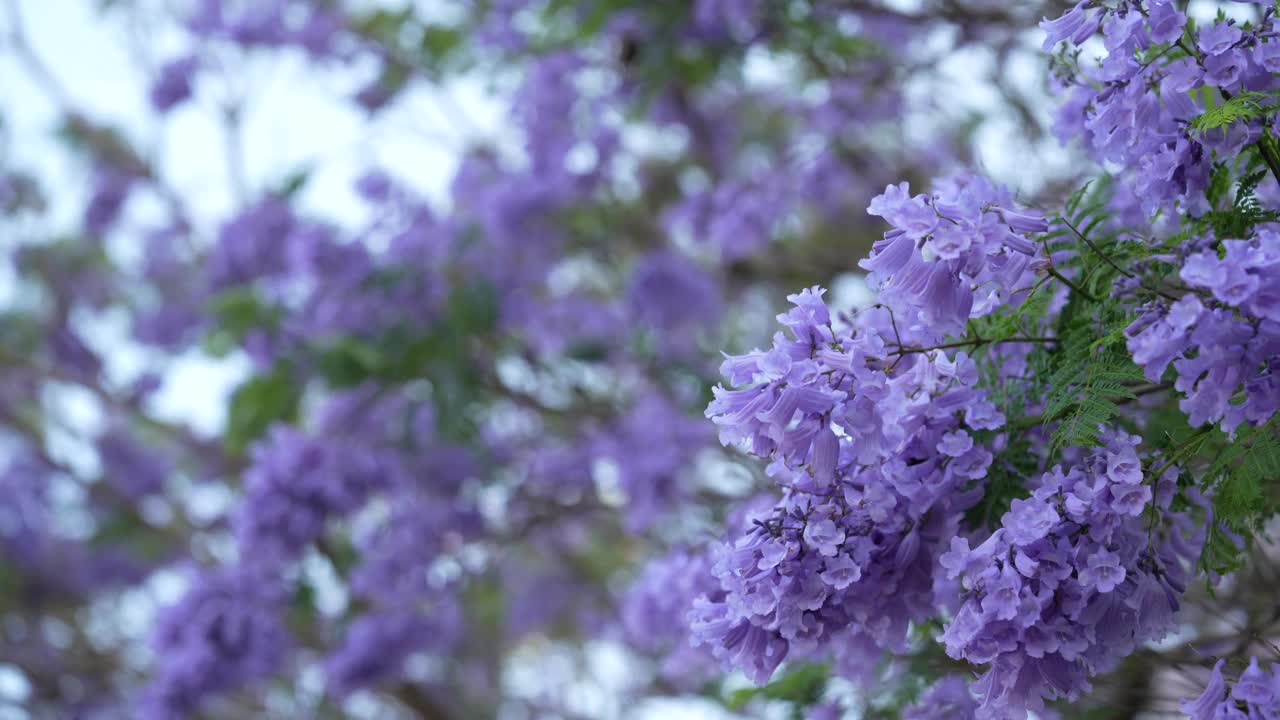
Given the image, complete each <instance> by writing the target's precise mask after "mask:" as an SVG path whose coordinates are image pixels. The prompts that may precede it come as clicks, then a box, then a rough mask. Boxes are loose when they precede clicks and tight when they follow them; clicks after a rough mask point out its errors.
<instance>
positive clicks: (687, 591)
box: [621, 550, 720, 689]
mask: <svg viewBox="0 0 1280 720" xmlns="http://www.w3.org/2000/svg"><path fill="white" fill-rule="evenodd" d="M718 593H720V588H719V584H718V583H717V582H716V579H715V576H713V575H712V574H711V560H710V558H709V557H708V556H707V555H706V554H705V553H698V554H692V553H689V552H688V551H684V550H675V551H672V552H670V553H668V554H666V555H664V556H661V557H658V558H656V559H654V560H651V561H649V562H648V563H647V564H646V565H645V567H644V569H643V570H642V571H641V572H640V575H639V576H638V577H637V578H636V579H635V581H633V582H632V584H631V586H630V587H629V588H628V589H627V592H626V594H625V595H624V596H623V600H622V608H621V615H622V629H623V633H624V637H625V638H626V640H627V643H628V645H629V646H630V647H632V648H635V649H637V650H639V651H641V652H644V653H652V654H655V655H659V656H661V657H662V664H661V669H660V672H661V674H662V677H663V678H665V679H666V680H667V681H668V682H671V683H673V684H675V685H677V686H678V687H681V688H687V689H695V688H697V687H698V686H699V685H701V684H702V683H704V682H706V681H708V680H710V679H711V678H712V677H713V676H714V672H715V663H714V661H713V659H712V658H710V657H708V653H707V652H706V649H705V648H697V647H694V646H693V645H692V644H691V643H690V637H689V630H688V628H687V627H686V626H685V625H684V624H683V623H680V622H672V618H677V619H679V618H682V617H684V616H686V615H687V614H688V613H689V610H690V609H691V608H692V607H693V601H694V599H695V598H698V597H700V596H704V595H709V596H715V595H717V594H718Z"/></svg>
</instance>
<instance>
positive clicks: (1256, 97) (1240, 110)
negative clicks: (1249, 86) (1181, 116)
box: [1191, 92, 1275, 132]
mask: <svg viewBox="0 0 1280 720" xmlns="http://www.w3.org/2000/svg"><path fill="white" fill-rule="evenodd" d="M1271 99H1272V94H1271V93H1264V92H1242V93H1240V94H1239V95H1236V96H1234V97H1232V98H1231V99H1230V100H1227V101H1225V102H1223V103H1222V104H1221V105H1218V106H1217V107H1212V108H1209V109H1208V110H1205V111H1204V113H1203V114H1201V115H1199V116H1198V117H1196V118H1195V119H1193V120H1192V121H1191V128H1192V129H1193V130H1195V131H1197V132H1207V131H1209V130H1217V129H1219V128H1226V127H1228V126H1230V125H1233V124H1235V123H1238V122H1243V121H1245V120H1256V119H1258V118H1261V117H1265V116H1266V115H1268V114H1270V113H1271V112H1274V111H1275V106H1273V105H1270V104H1268V102H1267V101H1269V100H1271Z"/></svg>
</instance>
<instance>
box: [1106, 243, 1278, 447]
mask: <svg viewBox="0 0 1280 720" xmlns="http://www.w3.org/2000/svg"><path fill="white" fill-rule="evenodd" d="M1187 253H1188V254H1187V255H1186V257H1185V259H1183V260H1182V263H1181V269H1180V273H1179V275H1180V277H1181V279H1182V280H1183V282H1185V283H1186V284H1187V285H1188V286H1189V287H1190V288H1191V289H1192V290H1193V291H1194V292H1188V293H1186V294H1184V295H1183V296H1182V297H1181V298H1180V299H1178V300H1176V301H1167V300H1160V301H1157V302H1153V303H1152V304H1150V305H1148V306H1147V307H1146V308H1145V311H1144V312H1143V314H1142V315H1140V316H1139V317H1138V318H1137V319H1136V320H1135V321H1134V322H1133V324H1131V325H1130V326H1129V327H1128V329H1127V330H1126V335H1127V338H1128V348H1129V352H1130V353H1131V354H1132V355H1133V359H1134V362H1136V363H1137V364H1139V365H1141V366H1142V367H1143V369H1144V370H1145V372H1146V376H1147V379H1149V380H1151V381H1152V382H1159V381H1160V379H1161V378H1162V377H1163V376H1164V374H1165V371H1166V370H1167V369H1168V367H1169V365H1170V364H1172V365H1173V368H1174V370H1175V372H1176V373H1177V380H1176V382H1175V387H1176V389H1177V390H1179V391H1180V392H1182V393H1184V394H1185V397H1184V398H1183V399H1182V400H1181V402H1180V403H1179V406H1180V407H1181V409H1182V411H1183V412H1185V413H1186V414H1187V418H1188V420H1189V421H1190V423H1191V424H1192V425H1195V426H1199V425H1201V424H1204V423H1219V422H1220V423H1221V425H1222V429H1223V430H1225V431H1227V432H1232V431H1234V430H1235V428H1236V427H1238V426H1239V425H1240V424H1241V423H1243V422H1248V423H1253V424H1261V423H1263V422H1265V421H1266V420H1268V419H1269V418H1270V417H1271V416H1272V415H1274V414H1275V412H1276V410H1277V409H1280V234H1277V232H1276V231H1275V230H1274V229H1272V228H1269V227H1265V228H1262V229H1260V230H1259V231H1258V232H1257V233H1256V234H1255V235H1254V236H1253V237H1252V238H1250V239H1248V240H1222V241H1217V240H1216V239H1215V238H1213V237H1205V238H1201V239H1199V240H1197V241H1195V242H1193V243H1190V244H1188V246H1187ZM1241 386H1243V394H1242V393H1241Z"/></svg>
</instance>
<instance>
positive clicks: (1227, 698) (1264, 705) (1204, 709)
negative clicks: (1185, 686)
mask: <svg viewBox="0 0 1280 720" xmlns="http://www.w3.org/2000/svg"><path fill="white" fill-rule="evenodd" d="M1225 663H1226V660H1225V659H1223V660H1219V661H1218V662H1217V663H1216V664H1214V666H1213V674H1212V675H1210V676H1209V682H1208V683H1207V684H1206V685H1205V689H1204V693H1202V694H1201V695H1200V697H1198V698H1196V699H1195V700H1184V701H1183V702H1182V711H1183V712H1184V713H1186V714H1187V717H1188V718H1190V719H1191V720H1274V718H1280V665H1276V664H1274V663H1272V665H1271V669H1270V670H1269V671H1268V670H1263V669H1262V668H1261V667H1260V666H1259V665H1258V658H1256V657H1255V658H1252V659H1250V661H1249V667H1248V668H1246V669H1245V671H1244V672H1243V673H1241V674H1240V678H1239V679H1238V680H1236V682H1235V684H1234V685H1233V686H1232V687H1231V688H1230V689H1229V690H1228V689H1227V683H1226V681H1225V680H1223V678H1222V666H1223V665H1224V664H1225Z"/></svg>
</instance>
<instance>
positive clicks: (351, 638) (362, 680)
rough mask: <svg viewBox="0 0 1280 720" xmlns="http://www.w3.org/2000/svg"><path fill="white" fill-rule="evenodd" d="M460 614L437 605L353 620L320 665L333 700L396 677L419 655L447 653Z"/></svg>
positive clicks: (459, 627) (456, 633) (455, 639)
mask: <svg viewBox="0 0 1280 720" xmlns="http://www.w3.org/2000/svg"><path fill="white" fill-rule="evenodd" d="M463 627H464V626H463V625H462V622H461V612H460V610H459V608H458V607H457V605H456V604H454V603H452V602H440V603H437V605H436V606H435V607H433V608H432V609H431V610H430V612H429V613H428V612H422V611H417V610H399V609H397V610H383V611H374V612H370V613H367V614H365V615H361V616H360V617H358V618H356V620H355V621H354V622H352V623H351V626H350V627H349V628H347V632H346V635H345V636H344V637H343V640H342V644H341V646H340V647H339V648H338V649H337V650H336V651H335V652H334V653H333V654H332V655H330V656H329V657H328V658H327V659H326V661H325V675H326V677H327V678H328V685H329V690H330V691H331V692H332V693H333V694H334V695H336V696H338V697H345V696H346V695H349V694H351V693H352V692H355V691H356V690H360V689H362V688H367V687H372V686H375V685H377V684H379V683H381V682H383V681H386V680H389V679H393V678H395V677H398V676H399V675H400V674H401V673H402V672H403V671H404V665H405V662H406V661H407V660H408V659H409V658H410V657H411V656H412V655H413V654H414V653H418V652H431V653H435V654H442V653H447V652H448V651H449V650H450V648H451V647H452V646H453V645H454V644H455V643H457V642H458V640H459V638H460V637H461V636H462V629H463Z"/></svg>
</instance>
